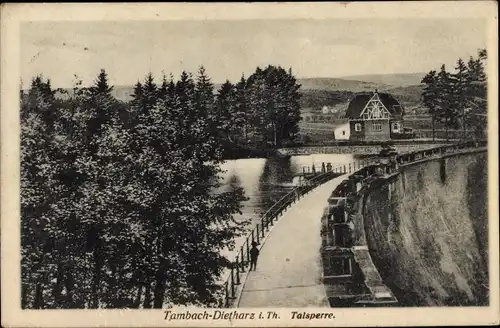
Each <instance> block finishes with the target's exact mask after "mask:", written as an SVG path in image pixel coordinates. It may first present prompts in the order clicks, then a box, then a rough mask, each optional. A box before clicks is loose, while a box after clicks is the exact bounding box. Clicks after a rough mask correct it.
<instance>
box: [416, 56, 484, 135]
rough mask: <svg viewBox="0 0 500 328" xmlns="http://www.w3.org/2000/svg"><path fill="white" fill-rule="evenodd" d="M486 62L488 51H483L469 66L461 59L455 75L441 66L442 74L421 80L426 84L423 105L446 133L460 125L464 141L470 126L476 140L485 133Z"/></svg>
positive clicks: (440, 71)
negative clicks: (467, 128)
mask: <svg viewBox="0 0 500 328" xmlns="http://www.w3.org/2000/svg"><path fill="white" fill-rule="evenodd" d="M485 60H486V50H484V49H483V50H480V51H479V52H478V57H477V58H476V59H475V58H473V57H471V58H470V59H469V62H468V63H467V64H465V62H464V61H463V60H462V59H461V58H459V59H458V61H457V65H456V67H455V72H454V73H449V72H447V71H446V68H445V66H444V65H442V66H441V69H440V70H439V72H437V73H436V71H430V72H429V73H428V74H427V75H426V76H425V77H424V78H423V79H422V83H424V84H425V87H424V90H423V92H422V98H423V102H424V104H425V106H426V107H427V108H428V111H429V113H430V114H431V115H432V117H433V120H434V119H436V120H437V121H438V122H442V123H443V124H444V126H445V129H446V130H448V129H449V128H455V127H457V126H458V125H461V126H462V128H463V137H464V138H465V137H466V135H467V133H466V127H467V125H468V124H469V125H471V126H472V127H473V128H474V130H475V133H476V136H477V137H481V136H482V135H483V133H484V131H485V130H486V124H487V120H486V118H487V99H486V96H487V92H486V74H485V67H484V65H485ZM433 130H434V124H433Z"/></svg>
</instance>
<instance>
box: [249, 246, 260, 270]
mask: <svg viewBox="0 0 500 328" xmlns="http://www.w3.org/2000/svg"><path fill="white" fill-rule="evenodd" d="M258 257H259V250H258V249H257V243H256V242H253V243H252V249H250V271H252V268H253V270H254V271H255V270H257V258H258Z"/></svg>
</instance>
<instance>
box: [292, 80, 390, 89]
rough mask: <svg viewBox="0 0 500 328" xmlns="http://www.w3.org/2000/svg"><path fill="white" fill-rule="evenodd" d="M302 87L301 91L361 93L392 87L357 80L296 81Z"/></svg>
mask: <svg viewBox="0 0 500 328" xmlns="http://www.w3.org/2000/svg"><path fill="white" fill-rule="evenodd" d="M297 82H298V83H300V84H301V85H302V87H301V89H302V90H326V91H351V92H363V91H373V90H375V89H386V88H390V87H392V86H390V85H387V84H383V83H372V82H365V81H357V80H344V79H338V78H327V77H325V78H307V79H297Z"/></svg>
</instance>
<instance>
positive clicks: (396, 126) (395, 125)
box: [392, 123, 401, 133]
mask: <svg viewBox="0 0 500 328" xmlns="http://www.w3.org/2000/svg"><path fill="white" fill-rule="evenodd" d="M400 129H401V126H400V125H399V123H392V132H396V133H399V132H400Z"/></svg>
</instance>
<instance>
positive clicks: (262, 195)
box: [222, 154, 361, 247]
mask: <svg viewBox="0 0 500 328" xmlns="http://www.w3.org/2000/svg"><path fill="white" fill-rule="evenodd" d="M360 159H361V157H359V156H356V155H350V154H313V155H304V156H286V157H285V156H283V157H270V158H266V159H264V158H257V159H238V160H230V161H227V162H225V163H224V164H223V165H222V169H223V170H224V171H225V173H224V174H223V176H222V178H223V180H222V182H223V188H222V189H223V190H224V191H230V190H234V189H235V188H243V190H244V191H245V196H246V197H248V198H249V199H248V200H247V201H245V202H243V208H242V214H241V215H236V219H237V220H243V219H250V221H251V224H250V225H249V226H248V229H249V230H250V229H252V228H253V227H254V226H255V225H256V224H257V223H259V222H260V218H261V216H262V214H263V213H264V212H266V211H267V210H268V209H269V208H270V207H271V206H272V205H273V204H274V203H275V202H276V201H278V200H279V199H280V198H281V197H283V196H284V195H286V194H287V193H288V192H289V191H290V190H292V189H293V188H294V176H296V175H298V174H300V173H302V170H303V167H311V166H312V165H313V164H314V166H315V167H316V170H317V171H320V170H321V166H322V163H325V165H326V164H327V163H331V164H332V167H333V168H335V167H338V166H340V165H346V167H347V166H348V165H349V163H353V162H355V161H358V160H360ZM318 219H319V218H318ZM243 240H244V238H240V240H237V241H236V246H237V247H239V246H240V245H241V244H242V243H243Z"/></svg>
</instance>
